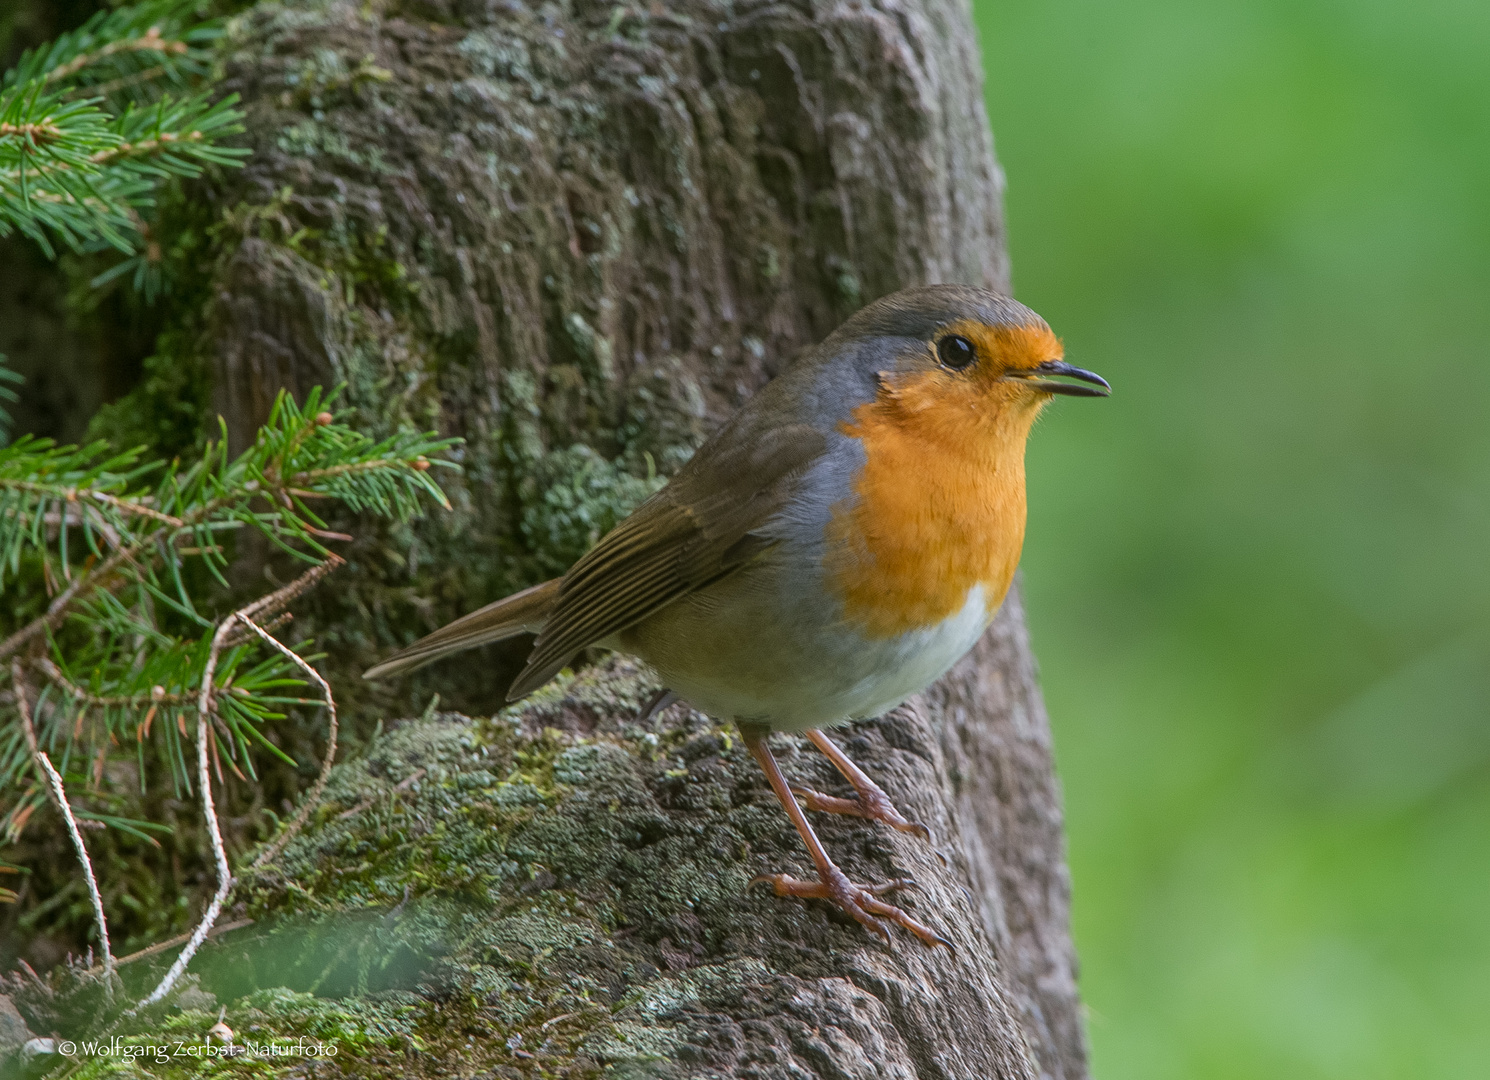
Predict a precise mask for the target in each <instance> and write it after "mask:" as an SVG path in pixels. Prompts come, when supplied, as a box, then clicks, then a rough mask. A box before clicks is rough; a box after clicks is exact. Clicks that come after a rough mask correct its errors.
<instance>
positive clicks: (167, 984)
mask: <svg viewBox="0 0 1490 1080" xmlns="http://www.w3.org/2000/svg"><path fill="white" fill-rule="evenodd" d="M250 606H252V605H250ZM237 617H238V613H237V612H234V613H233V614H232V615H229V616H228V617H227V618H226V619H224V620H223V621H222V622H220V623H219V624H218V626H217V632H216V633H214V634H213V635H212V646H211V648H210V649H209V650H208V652H207V666H206V668H205V670H203V672H202V689H201V692H200V693H199V694H198V695H197V783H198V784H200V785H201V788H202V814H203V816H204V817H205V818H206V819H207V832H208V834H209V835H210V836H211V837H212V854H213V855H214V856H216V858H217V892H215V893H214V894H213V896H212V902H211V903H209V904H208V905H207V911H206V912H205V913H204V914H203V915H202V921H201V922H200V923H198V924H197V928H196V930H194V931H192V935H191V937H190V938H189V939H188V940H187V942H186V948H184V949H182V950H181V954H180V955H179V956H177V957H176V962H175V963H173V964H172V965H171V968H170V970H169V971H167V972H166V974H165V977H164V978H163V979H161V980H160V985H158V986H157V987H156V988H155V989H154V990H152V991H150V995H149V997H147V998H145V999H144V1000H143V1001H141V1002H140V1005H142V1006H144V1005H153V1004H154V1003H155V1002H157V1001H159V1000H160V999H161V998H163V997H165V996H166V994H168V993H170V990H171V987H173V986H175V985H176V980H177V979H179V978H181V973H182V972H183V971H185V970H186V965H187V964H188V963H190V962H191V958H192V957H193V956H194V955H196V951H197V949H199V948H200V947H201V945H202V942H203V940H205V939H206V937H207V933H208V931H210V930H211V929H212V924H213V923H215V922H217V916H218V913H219V912H221V911H222V906H223V903H224V902H225V901H226V900H227V898H228V893H229V892H230V891H231V890H232V888H233V872H232V870H230V869H229V868H228V853H227V851H226V850H225V849H224V848H223V843H222V828H221V827H220V825H219V824H218V820H217V808H216V807H215V806H213V804H212V774H211V772H210V771H209V770H208V767H207V740H208V738H209V737H210V734H211V733H210V731H209V730H208V725H207V718H208V716H209V710H210V709H211V708H212V676H213V674H214V673H215V672H216V671H217V658H218V656H219V654H220V653H221V652H222V647H223V642H224V640H226V638H227V636H228V634H229V633H230V632H231V631H232V629H233V623H234V622H235V621H236V620H237Z"/></svg>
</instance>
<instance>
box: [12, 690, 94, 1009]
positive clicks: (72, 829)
mask: <svg viewBox="0 0 1490 1080" xmlns="http://www.w3.org/2000/svg"><path fill="white" fill-rule="evenodd" d="M10 678H11V683H12V685H13V686H14V687H15V702H16V712H17V713H19V714H20V717H21V730H22V731H24V732H25V735H26V745H27V747H28V748H30V750H31V756H32V757H33V758H34V759H35V760H36V764H37V766H38V767H39V769H40V771H41V773H42V775H43V776H45V777H46V778H47V781H48V783H49V785H50V790H51V794H52V799H53V800H54V801H55V802H56V804H57V809H59V810H61V811H62V816H63V818H65V819H66V821H67V831H68V833H70V834H71V836H72V843H73V847H75V848H77V850H78V861H79V862H80V863H82V864H83V877H84V879H85V880H86V881H87V882H88V896H89V898H90V899H91V900H92V901H93V917H94V918H95V919H97V920H98V938H99V941H100V943H101V944H102V945H103V977H104V982H105V985H106V986H107V988H108V992H109V994H110V995H111V996H112V994H113V987H114V982H113V979H114V953H113V951H112V950H111V949H110V948H109V921H108V919H106V918H105V917H104V913H103V896H102V895H100V894H99V891H98V879H97V878H96V877H94V876H93V862H92V860H91V859H89V858H88V848H87V847H86V846H84V844H83V833H82V831H81V830H80V829H79V828H78V820H77V818H75V817H74V816H73V813H72V805H71V804H70V803H69V802H68V801H67V789H66V788H64V787H63V786H62V777H61V776H59V775H58V773H57V770H56V769H55V768H53V767H52V759H51V758H49V757H47V755H46V752H45V751H43V750H42V749H41V747H40V746H39V745H37V742H36V727H35V725H33V724H32V722H31V705H30V703H29V702H28V701H27V700H26V686H25V683H24V682H23V681H22V679H21V665H20V662H19V661H12V662H11V665H10Z"/></svg>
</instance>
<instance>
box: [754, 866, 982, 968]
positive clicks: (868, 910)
mask: <svg viewBox="0 0 1490 1080" xmlns="http://www.w3.org/2000/svg"><path fill="white" fill-rule="evenodd" d="M761 882H765V883H768V884H769V885H770V886H771V888H772V889H774V890H775V892H776V895H777V896H799V897H802V898H803V899H806V900H831V901H833V902H834V903H835V904H837V905H838V906H839V907H841V908H842V909H843V910H844V911H846V912H848V913H849V914H850V915H852V916H853V917H854V918H855V919H856V920H857V921H858V922H860V923H862V924H863V925H864V926H865V927H866V928H867V929H868V930H869V931H870V932H871V933H875V934H878V935H879V936H880V937H882V938H884V939H885V943H886V944H889V942H890V931H889V928H888V927H886V926H885V923H884V922H883V921H882V920H889V921H890V922H892V923H895V924H896V925H897V926H903V927H905V929H907V930H909V931H910V932H911V933H913V934H915V935H916V937H918V938H920V939H921V941H922V942H923V943H924V944H926V945H945V946H946V947H947V948H948V949H950V950H951V951H953V952H956V951H957V950H955V949H953V948H952V943H951V942H950V941H948V940H947V939H946V938H944V937H942V936H941V935H940V934H938V933H937V932H936V931H935V930H933V929H932V928H931V927H929V926H927V925H926V924H925V923H921V922H917V921H916V920H915V919H913V918H911V917H910V916H909V915H907V914H906V913H905V912H904V911H902V910H900V908H898V907H896V906H895V905H894V904H887V903H885V902H884V901H883V900H881V899H879V897H880V896H882V895H883V894H885V893H888V892H894V891H895V890H896V889H908V888H913V887H914V886H915V884H916V883H915V882H914V881H912V880H911V879H910V878H897V879H896V880H894V881H887V882H885V883H883V884H881V885H856V884H854V883H853V882H852V881H850V880H849V879H848V876H847V875H846V874H844V872H843V871H842V870H840V869H838V867H836V866H832V865H831V864H830V865H829V867H828V872H827V873H826V874H825V879H824V880H822V881H799V880H798V879H797V878H794V877H791V876H790V875H788V874H762V875H761V876H760V877H758V878H756V879H755V880H754V881H752V882H751V883H750V884H751V885H756V884H759V883H761Z"/></svg>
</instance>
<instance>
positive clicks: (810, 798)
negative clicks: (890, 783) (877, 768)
mask: <svg viewBox="0 0 1490 1080" xmlns="http://www.w3.org/2000/svg"><path fill="white" fill-rule="evenodd" d="M854 786H855V787H856V788H857V789H858V794H859V797H858V798H857V799H840V798H838V796H836V795H824V794H823V793H822V792H820V791H813V790H812V789H811V788H808V787H802V786H801V785H799V784H793V785H792V794H793V795H795V796H796V797H797V798H798V799H800V800H801V802H802V805H803V806H805V807H807V809H809V810H821V811H822V812H823V813H825V814H847V815H848V816H850V817H861V818H868V819H869V820H870V821H879V822H883V823H884V824H886V825H888V826H890V828H892V829H896V830H899V831H900V832H903V833H914V834H915V835H916V836H919V837H920V838H921V839H922V840H930V839H931V830H930V829H928V828H927V827H926V826H925V825H922V824H921V823H920V822H919V821H909V820H907V819H906V818H905V817H904V816H902V815H901V813H900V811H899V810H897V809H896V808H895V804H894V803H892V802H891V801H890V796H888V795H886V794H885V792H884V789H883V788H881V787H880V786H879V785H878V784H876V783H875V782H874V781H873V780H870V779H869V778H868V777H867V776H866V777H864V779H863V786H860V785H859V784H855V785H854Z"/></svg>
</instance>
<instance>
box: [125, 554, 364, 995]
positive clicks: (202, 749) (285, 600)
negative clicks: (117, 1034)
mask: <svg viewBox="0 0 1490 1080" xmlns="http://www.w3.org/2000/svg"><path fill="white" fill-rule="evenodd" d="M343 562H344V560H343V559H341V558H340V557H338V556H336V555H332V556H331V557H330V558H329V559H328V560H327V561H326V562H324V563H322V564H321V565H320V566H313V567H311V568H310V569H309V570H307V571H306V572H305V573H303V574H301V575H300V576H299V577H297V578H296V579H295V580H294V581H292V582H290V583H289V584H288V585H285V586H284V587H283V588H280V589H276V590H275V591H274V592H272V593H270V594H269V595H268V596H261V597H259V599H257V600H255V601H254V602H253V603H251V604H245V605H244V606H243V607H241V608H239V609H238V610H237V611H235V612H233V614H231V615H229V616H228V617H227V618H226V619H224V620H223V621H222V622H220V623H218V625H217V630H216V632H214V633H213V635H212V646H211V648H210V649H208V651H207V664H206V667H205V668H204V669H203V671H202V687H201V690H200V691H199V692H198V694H197V782H198V783H199V784H201V787H202V812H203V814H204V816H205V817H206V819H207V831H208V833H209V834H210V835H211V837H212V853H213V855H215V856H216V858H217V892H216V893H214V894H213V897H212V902H211V903H210V904H208V905H207V911H206V913H205V914H204V915H203V916H202V921H201V922H200V923H198V924H197V928H196V930H194V931H193V932H192V935H191V937H190V938H189V939H187V942H186V947H185V948H184V949H182V950H181V954H180V955H179V956H177V957H176V960H175V963H173V964H172V965H171V969H170V970H169V971H167V972H166V974H165V977H164V978H163V979H161V980H160V985H159V986H157V987H156V988H155V989H154V990H152V991H151V992H150V996H149V997H147V998H145V999H144V1000H143V1001H141V1002H140V1005H142V1006H143V1005H151V1004H154V1003H155V1002H157V1001H159V1000H160V999H161V998H163V997H165V996H166V994H168V993H170V991H171V987H173V986H174V985H176V980H178V979H179V978H181V974H182V972H184V971H185V970H186V965H187V964H188V963H190V962H191V958H192V957H193V956H194V955H195V954H196V951H197V949H199V948H200V947H201V945H202V942H203V941H204V940H206V937H207V934H208V933H209V932H210V931H211V930H212V925H213V923H215V922H216V921H217V916H218V915H219V914H220V913H221V912H222V906H223V904H224V903H225V902H226V901H227V898H228V893H229V892H231V891H232V888H233V873H232V870H231V869H230V868H229V867H228V855H227V851H226V850H225V849H224V847H223V842H222V829H221V827H220V825H219V823H218V820H217V809H216V807H215V806H213V803H212V776H211V773H210V771H209V768H208V761H207V753H208V740H209V738H210V737H211V730H210V727H209V724H208V718H209V716H210V715H211V710H212V705H213V697H214V693H213V685H212V677H213V675H214V674H215V673H216V671H217V661H218V657H219V656H220V655H221V654H222V651H223V648H224V647H225V645H226V643H227V641H228V640H229V638H230V637H231V636H232V634H233V631H234V629H235V626H236V625H243V626H247V627H248V628H249V629H251V630H253V631H254V632H255V633H256V634H258V635H259V636H260V637H262V638H264V639H265V640H266V641H268V642H269V644H271V645H272V646H274V647H275V648H276V649H278V650H279V651H280V652H282V653H284V654H285V655H286V656H288V657H289V658H290V659H291V660H293V661H294V662H295V663H296V664H298V665H299V666H300V667H301V668H303V669H304V670H305V671H306V672H308V673H309V675H310V677H311V678H312V679H313V680H314V681H315V683H316V684H317V685H318V686H319V687H320V688H321V692H322V693H324V694H325V695H326V707H327V710H328V711H329V712H330V714H331V734H330V740H329V741H330V746H329V748H328V750H327V753H326V761H325V763H324V764H323V765H322V766H321V775H320V777H319V778H318V779H317V780H316V785H315V787H314V788H313V789H312V790H311V794H310V797H309V798H307V799H306V802H305V805H304V806H303V807H301V810H300V813H299V814H297V815H296V819H295V820H294V821H293V822H291V823H290V828H288V829H287V830H286V831H285V833H284V834H283V835H282V836H281V837H280V842H279V845H280V846H283V843H286V842H288V840H289V838H290V837H291V836H293V835H294V834H295V832H296V831H297V830H298V829H299V828H300V826H301V825H302V824H304V820H305V818H306V817H308V816H309V814H310V809H311V808H313V807H314V806H315V803H316V800H317V799H319V798H320V793H321V791H322V790H323V789H324V788H325V786H326V776H327V774H328V773H329V771H330V767H331V760H332V758H333V757H334V756H335V754H336V704H335V702H334V701H333V700H332V697H331V687H330V686H328V685H327V683H326V680H325V679H323V678H321V675H320V672H318V671H316V670H315V669H314V668H312V667H311V666H310V665H309V664H307V663H306V662H305V661H304V659H302V658H301V657H300V656H298V655H297V654H295V653H294V652H292V651H291V650H290V649H289V648H288V647H286V646H285V645H283V644H281V643H280V642H279V641H278V640H277V639H275V638H274V637H272V636H270V635H269V634H267V633H266V632H265V631H263V630H261V629H260V628H259V626H258V624H256V623H255V622H254V621H253V616H255V615H262V614H269V615H273V614H277V613H278V612H279V611H281V610H283V608H284V607H285V606H286V605H287V604H289V603H291V602H292V601H293V600H295V599H296V598H297V597H299V596H301V595H303V594H304V593H305V592H306V591H307V590H309V589H311V588H313V587H314V586H315V585H316V583H317V582H318V581H320V580H321V579H322V578H323V577H325V576H326V575H327V574H329V573H330V572H331V571H332V570H335V569H336V568H337V567H338V566H341V565H342V564H343ZM277 851H278V847H275V846H271V847H270V848H269V849H267V853H268V854H267V855H261V856H260V858H259V860H257V861H255V863H254V865H255V866H258V865H259V863H260V862H262V861H264V860H265V858H266V857H268V855H272V854H274V853H277Z"/></svg>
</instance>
